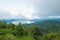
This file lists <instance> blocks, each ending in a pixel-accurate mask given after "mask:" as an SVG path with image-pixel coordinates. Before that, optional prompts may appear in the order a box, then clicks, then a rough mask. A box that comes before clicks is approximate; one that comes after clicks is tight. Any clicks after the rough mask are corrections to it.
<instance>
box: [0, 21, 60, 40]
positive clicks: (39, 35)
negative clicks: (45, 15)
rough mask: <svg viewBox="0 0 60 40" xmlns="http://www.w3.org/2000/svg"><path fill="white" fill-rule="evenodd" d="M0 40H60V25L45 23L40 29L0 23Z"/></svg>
mask: <svg viewBox="0 0 60 40" xmlns="http://www.w3.org/2000/svg"><path fill="white" fill-rule="evenodd" d="M0 40H60V25H58V24H55V23H50V22H45V23H43V26H41V27H40V26H35V25H33V26H32V25H31V26H28V27H24V25H22V24H21V23H19V24H18V25H14V24H12V23H9V24H7V23H5V22H2V21H0Z"/></svg>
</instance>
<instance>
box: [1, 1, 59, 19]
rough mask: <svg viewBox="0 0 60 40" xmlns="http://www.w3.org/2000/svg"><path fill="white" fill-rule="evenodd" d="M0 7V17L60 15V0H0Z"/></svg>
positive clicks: (28, 17) (32, 17)
mask: <svg viewBox="0 0 60 40" xmlns="http://www.w3.org/2000/svg"><path fill="white" fill-rule="evenodd" d="M0 9H3V11H2V12H0V19H4V18H26V19H35V18H42V17H50V16H60V0H9V1H8V0H2V1H1V0H0ZM0 11H1V10H0Z"/></svg>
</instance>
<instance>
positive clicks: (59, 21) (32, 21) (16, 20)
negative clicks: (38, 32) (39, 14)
mask: <svg viewBox="0 0 60 40" xmlns="http://www.w3.org/2000/svg"><path fill="white" fill-rule="evenodd" d="M49 20H50V21H52V22H54V21H55V22H57V23H60V18H40V19H32V20H28V19H1V21H3V22H6V23H16V24H18V23H23V24H35V25H40V24H42V23H43V22H44V21H49Z"/></svg>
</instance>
